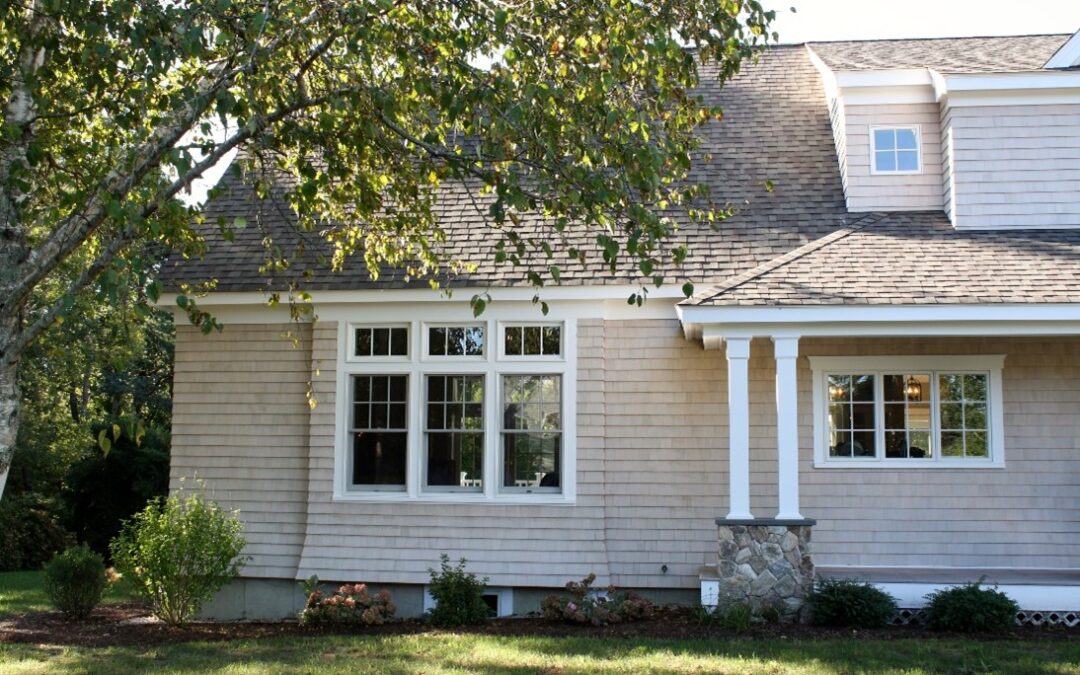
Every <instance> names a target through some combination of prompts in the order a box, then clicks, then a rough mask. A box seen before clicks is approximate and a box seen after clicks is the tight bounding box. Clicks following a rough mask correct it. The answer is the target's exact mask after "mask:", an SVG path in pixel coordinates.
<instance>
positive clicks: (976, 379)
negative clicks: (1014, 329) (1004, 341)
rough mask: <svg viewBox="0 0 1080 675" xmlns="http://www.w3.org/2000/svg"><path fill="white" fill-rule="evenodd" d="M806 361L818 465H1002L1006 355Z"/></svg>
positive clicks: (832, 358)
mask: <svg viewBox="0 0 1080 675" xmlns="http://www.w3.org/2000/svg"><path fill="white" fill-rule="evenodd" d="M810 363H811V369H812V370H813V375H814V409H815V416H814V447H815V465H816V466H819V467H844V466H846V467H858V468H866V467H873V466H891V467H894V468H897V467H909V468H910V467H934V466H937V467H987V466H995V467H996V466H1003V464H1004V455H1003V452H1004V451H1003V447H1002V446H1003V438H1002V436H1003V431H1002V430H1003V424H1002V419H1001V415H1002V412H1001V411H1002V401H1001V370H1002V364H1003V357H1001V356H949V357H876V358H873V357H856V358H842V357H811V359H810Z"/></svg>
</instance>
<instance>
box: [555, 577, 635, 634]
mask: <svg viewBox="0 0 1080 675" xmlns="http://www.w3.org/2000/svg"><path fill="white" fill-rule="evenodd" d="M594 581H596V575H595V574H590V575H589V576H587V577H585V578H584V579H582V580H581V581H571V582H569V583H567V584H566V590H567V592H568V593H570V597H566V596H565V595H555V594H552V595H549V596H547V597H546V598H544V600H543V602H541V603H540V609H541V611H542V612H543V614H544V618H545V619H549V620H552V621H569V622H571V623H591V624H592V625H594V626H606V625H608V624H612V623H622V622H624V621H640V620H642V619H649V618H652V616H653V615H654V614H655V612H656V607H655V606H654V605H653V604H652V603H651V602H649V601H648V600H647V599H645V598H643V597H642V596H640V595H638V594H637V593H634V592H633V591H621V590H619V589H618V588H616V587H615V586H608V587H607V595H598V594H597V593H596V592H595V591H593V589H592V583H593V582H594Z"/></svg>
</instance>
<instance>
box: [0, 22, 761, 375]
mask: <svg viewBox="0 0 1080 675" xmlns="http://www.w3.org/2000/svg"><path fill="white" fill-rule="evenodd" d="M772 18H773V13H772V12H769V11H765V10H764V9H763V8H762V6H761V5H760V4H759V3H758V2H757V1H756V0H670V1H662V2H650V1H643V0H599V1H597V0H583V1H580V2H575V1H571V0H532V1H528V0H526V1H521V2H518V1H510V0H505V1H498V0H495V1H488V2H471V1H468V0H422V1H421V0H414V1H406V0H358V1H355V2H330V1H328V0H189V1H186V2H171V1H167V0H21V1H18V2H10V3H4V4H3V5H2V7H0V53H2V54H3V58H2V60H0V101H2V102H3V103H4V119H3V124H2V127H0V228H3V235H4V236H2V237H0V263H3V264H2V265H0V269H2V271H0V360H2V363H0V365H10V364H11V363H14V361H15V360H16V359H17V357H18V354H19V353H21V351H22V350H23V348H24V347H25V346H26V344H28V343H29V342H30V341H32V340H33V339H34V338H36V337H37V335H39V334H40V333H41V332H42V331H43V330H45V329H46V328H47V327H48V326H49V325H51V323H52V322H53V321H55V319H56V317H57V316H59V315H61V314H63V312H65V311H66V310H67V308H68V307H69V306H70V304H71V302H72V301H71V300H70V298H73V297H74V296H75V295H76V294H78V293H79V292H80V291H82V290H83V289H85V288H87V287H89V286H90V285H91V284H92V283H93V282H94V280H95V279H96V278H98V277H101V278H102V279H103V280H104V283H105V284H106V285H108V284H109V283H131V281H132V280H135V281H137V282H138V283H142V284H145V285H146V286H147V288H148V290H149V292H150V295H151V297H155V296H156V294H157V292H158V288H157V285H156V283H154V282H153V281H152V279H151V277H150V276H149V275H148V273H147V272H148V270H149V272H152V271H153V264H154V263H155V262H156V261H157V260H158V259H159V256H160V251H161V250H162V248H163V247H168V248H172V249H176V250H179V251H181V252H183V253H184V254H185V255H195V254H197V253H198V252H199V250H200V247H201V246H202V243H201V237H200V236H199V234H198V231H197V228H193V227H192V224H193V223H197V222H198V220H199V210H198V208H197V207H188V206H184V205H183V204H181V203H180V202H179V201H177V200H176V197H177V195H178V194H179V193H180V192H181V191H182V190H184V189H185V188H186V187H187V186H189V185H190V183H191V181H192V180H194V179H196V178H198V177H199V176H201V175H202V174H203V173H204V172H205V171H206V169H207V168H210V167H211V166H213V165H214V164H215V163H217V162H218V161H220V160H221V159H222V158H224V157H226V156H228V155H229V154H230V153H231V152H233V151H235V150H238V149H239V150H243V152H242V154H241V156H240V157H241V161H240V164H241V165H242V166H243V167H244V168H245V169H247V170H249V179H250V180H253V181H254V182H255V183H256V186H257V189H258V190H259V191H260V192H261V193H262V194H269V192H270V191H271V189H275V190H284V193H283V195H282V196H283V197H284V199H286V200H287V202H288V203H289V204H290V205H291V206H292V207H293V208H294V209H295V211H296V213H297V214H298V224H299V227H301V228H304V229H307V230H312V231H317V232H318V233H319V234H321V235H322V236H323V237H324V238H325V239H326V240H328V241H329V242H330V244H331V247H330V249H329V251H330V253H329V255H328V262H330V263H331V264H334V265H338V266H340V265H343V264H344V263H345V262H346V260H348V259H349V257H350V256H351V255H354V254H355V255H360V256H362V258H363V260H364V262H365V263H366V264H367V265H368V267H369V268H370V269H371V270H372V272H373V273H376V274H377V271H378V269H379V265H380V263H390V264H394V265H404V266H406V267H407V268H408V271H409V273H410V274H411V275H414V276H417V277H419V276H431V275H434V274H435V273H436V272H437V271H438V270H439V269H440V268H443V267H445V266H446V265H447V264H448V263H451V264H452V263H453V262H455V261H452V260H448V259H447V256H446V254H445V253H444V252H443V250H442V248H441V247H440V242H441V239H442V233H441V231H440V229H439V224H438V223H437V222H436V219H435V218H434V216H433V214H432V205H433V202H434V200H435V196H436V192H437V189H438V188H439V186H440V184H443V183H444V182H446V181H450V180H453V181H464V184H465V185H467V186H468V187H469V189H470V190H471V191H473V192H475V193H477V194H480V193H483V194H482V195H480V196H482V197H485V198H486V201H484V202H483V203H484V204H485V206H486V209H487V212H488V213H489V215H490V220H491V222H492V224H493V226H494V227H495V228H497V229H498V232H499V233H498V235H497V236H495V237H494V238H495V239H496V240H498V243H497V246H496V251H495V253H494V255H495V256H496V258H497V259H498V260H499V261H505V262H506V263H507V264H519V265H524V264H526V263H529V266H528V270H529V271H528V275H529V279H530V281H531V282H532V283H533V284H534V285H536V286H541V285H543V284H544V283H549V282H552V281H555V282H557V281H558V279H559V265H558V264H556V263H555V262H552V261H554V260H555V258H554V252H555V251H556V250H558V249H560V248H561V250H563V251H564V252H565V253H566V254H567V255H568V257H569V258H570V259H574V258H582V257H583V256H584V255H585V254H584V247H582V246H578V245H575V243H574V242H576V241H578V240H577V239H575V240H573V241H571V238H570V237H569V235H568V233H570V232H572V231H573V232H578V233H582V232H584V233H588V238H587V239H586V241H588V242H589V246H590V247H591V248H596V249H598V250H599V251H600V252H601V256H602V259H603V261H604V263H605V264H607V265H610V266H613V267H614V266H616V265H619V264H627V265H631V266H633V267H635V268H636V269H638V270H639V271H640V273H641V274H642V276H643V277H644V278H646V279H650V280H652V281H654V282H656V283H659V282H660V281H662V280H663V275H664V271H665V270H668V269H673V267H672V266H673V265H677V264H678V263H679V262H680V261H681V260H682V259H683V258H684V257H685V255H686V251H685V249H683V248H682V247H679V246H665V244H666V242H669V241H670V239H671V236H672V234H673V233H674V230H675V225H674V220H673V218H672V215H673V214H675V213H682V214H684V215H689V217H691V218H694V219H699V220H702V221H706V222H716V221H717V220H719V219H720V218H722V217H723V215H724V213H725V209H724V208H723V207H722V206H718V205H717V204H715V203H714V202H713V201H712V200H711V199H710V198H709V196H708V194H707V192H706V191H705V190H704V188H703V187H702V186H701V185H699V184H697V183H696V182H695V181H694V180H692V179H691V177H690V169H691V164H692V157H693V156H694V155H693V153H694V150H695V148H696V142H695V133H694V132H695V129H696V128H697V127H699V126H700V125H701V124H703V123H705V122H706V121H708V120H710V119H713V118H715V117H717V116H718V115H719V113H720V111H719V110H716V109H713V108H711V107H710V106H708V105H706V104H705V103H704V102H703V101H702V100H700V99H699V98H698V97H697V96H696V95H695V94H694V93H693V88H694V86H695V85H696V84H697V83H698V68H699V66H700V64H701V63H704V62H712V63H714V64H715V66H713V67H714V68H715V69H716V71H717V72H718V73H719V77H720V78H721V79H724V78H728V77H730V76H731V75H733V74H734V73H735V72H736V71H737V69H738V66H739V63H740V61H742V60H743V59H745V58H747V57H749V56H750V55H751V54H752V53H753V50H754V49H755V48H756V47H757V46H758V45H760V44H762V43H764V42H766V41H767V40H769V39H770V38H771V37H773V36H770V34H769V33H768V26H769V24H770V22H771V21H772ZM691 48H692V49H691ZM282 176H286V177H287V179H286V180H284V181H283V180H281V177H282ZM526 216H529V217H531V218H533V219H534V220H533V221H532V222H534V223H535V222H542V224H543V225H542V226H533V227H525V226H522V224H521V223H522V220H523V219H524V218H526ZM218 225H219V226H220V227H221V228H222V231H223V232H224V233H226V235H227V234H228V233H229V232H231V231H232V230H233V229H234V228H237V227H243V226H244V225H245V223H243V222H242V221H241V222H233V223H218ZM148 243H150V244H154V245H158V246H157V247H156V248H155V246H147V244H148ZM268 255H269V257H270V258H271V262H272V263H273V264H277V265H287V264H288V261H286V260H273V258H274V255H273V254H268ZM530 261H532V262H531V263H530ZM456 262H459V263H460V262H462V261H456ZM65 268H66V274H67V277H64V278H68V277H70V278H71V279H72V280H71V281H70V283H67V284H66V285H65V297H67V298H68V300H66V301H62V302H58V303H55V304H54V305H52V306H51V307H49V308H47V309H43V310H42V311H41V312H40V313H38V314H33V315H30V316H29V317H28V318H26V319H25V320H24V319H23V318H21V317H22V315H21V314H20V312H21V310H22V309H23V308H24V307H25V305H26V302H27V300H28V298H29V297H30V296H31V293H32V292H33V291H34V289H35V288H36V287H38V286H39V285H40V284H42V283H43V281H44V280H47V279H48V278H49V277H50V276H54V275H57V274H58V273H60V272H61V271H65ZM294 290H295V289H294ZM684 290H685V291H686V292H687V293H689V292H690V291H691V290H692V289H691V288H690V287H689V286H687V287H686V288H685V289H684ZM638 300H639V301H640V298H638ZM474 301H475V302H476V303H477V307H476V308H477V309H478V310H479V309H482V308H483V302H484V301H483V299H482V298H476V299H474ZM181 303H182V306H183V307H185V308H186V309H187V310H188V313H189V314H190V316H191V318H192V319H193V320H194V321H196V322H198V323H202V324H203V325H204V326H205V327H206V329H207V330H209V329H210V328H211V327H212V326H213V325H214V323H213V320H212V319H211V318H210V317H209V316H207V315H205V314H204V313H202V312H201V311H200V310H199V309H197V308H196V305H195V303H194V302H193V301H186V300H181ZM13 317H19V318H18V319H17V320H15V319H13Z"/></svg>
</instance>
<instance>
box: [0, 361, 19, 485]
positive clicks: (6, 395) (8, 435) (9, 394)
mask: <svg viewBox="0 0 1080 675" xmlns="http://www.w3.org/2000/svg"><path fill="white" fill-rule="evenodd" d="M18 433H19V378H18V362H16V363H15V364H14V365H11V366H0V499H2V498H3V495H4V486H5V485H6V484H7V477H8V470H9V469H10V468H11V458H12V456H13V455H14V454H15V437H16V436H17V435H18Z"/></svg>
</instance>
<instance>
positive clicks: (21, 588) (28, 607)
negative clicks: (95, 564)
mask: <svg viewBox="0 0 1080 675" xmlns="http://www.w3.org/2000/svg"><path fill="white" fill-rule="evenodd" d="M134 599H135V596H134V595H133V593H132V591H131V589H130V588H129V587H127V586H125V585H124V584H122V583H121V584H119V585H117V586H113V587H110V588H109V589H108V590H107V591H105V597H104V599H103V600H102V602H106V603H110V602H130V601H132V600H134ZM52 608H53V607H52V605H51V604H49V598H48V596H46V595H45V573H44V572H41V571H36V572H0V618H3V617H5V616H10V615H12V614H25V613H26V612H43V611H49V610H51V609H52Z"/></svg>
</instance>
